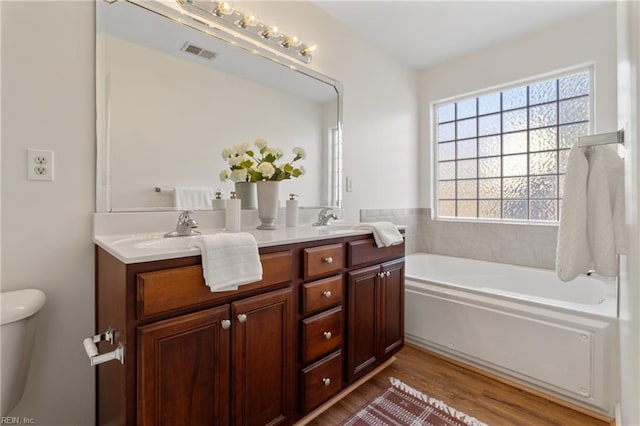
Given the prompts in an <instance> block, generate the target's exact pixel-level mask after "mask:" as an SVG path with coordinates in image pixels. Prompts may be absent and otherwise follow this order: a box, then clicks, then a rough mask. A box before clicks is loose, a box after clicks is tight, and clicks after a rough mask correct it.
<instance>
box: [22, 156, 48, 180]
mask: <svg viewBox="0 0 640 426" xmlns="http://www.w3.org/2000/svg"><path fill="white" fill-rule="evenodd" d="M27 179H29V180H48V181H52V180H53V151H45V150H41V149H28V150H27Z"/></svg>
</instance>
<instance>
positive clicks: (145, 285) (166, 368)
mask: <svg viewBox="0 0 640 426" xmlns="http://www.w3.org/2000/svg"><path fill="white" fill-rule="evenodd" d="M273 250H274V249H273V248H268V249H266V250H261V259H262V263H263V270H264V272H263V279H262V280H261V281H259V282H257V283H252V284H248V285H245V286H241V287H240V289H239V290H237V291H229V292H220V293H212V292H211V291H210V290H209V288H208V287H206V286H205V284H204V279H203V277H202V268H201V267H200V264H199V261H200V257H199V256H198V257H190V258H181V259H171V260H166V261H155V262H144V263H137V264H128V265H125V264H122V263H121V262H119V261H118V260H117V259H115V258H113V257H112V256H110V255H109V254H108V253H106V252H105V251H103V250H102V249H100V248H98V249H97V261H98V262H97V265H98V270H97V304H96V306H97V308H96V315H97V324H98V327H99V330H100V329H103V330H106V329H108V328H112V329H114V330H116V340H117V341H116V344H117V343H122V344H124V345H125V349H126V353H125V363H124V365H122V364H120V363H117V362H109V363H105V364H102V365H99V366H98V372H97V389H98V392H97V393H98V395H97V400H98V401H97V402H98V408H97V424H101V425H102V424H108V425H125V424H126V425H136V424H137V425H154V426H156V425H171V426H173V425H193V424H198V425H264V424H272V425H279V424H283V425H286V424H291V423H293V421H294V417H295V413H296V409H295V404H296V395H295V392H294V389H293V385H294V384H295V378H294V375H295V368H296V364H295V354H296V340H295V339H296V324H295V315H294V314H295V312H294V287H293V281H294V280H293V278H294V267H295V264H294V263H295V262H294V260H293V248H292V247H281V248H279V249H276V250H278V251H273ZM102 345H104V344H102ZM108 350H110V348H107V347H104V348H101V352H106V351H108Z"/></svg>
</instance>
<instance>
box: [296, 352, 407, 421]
mask: <svg viewBox="0 0 640 426" xmlns="http://www.w3.org/2000/svg"><path fill="white" fill-rule="evenodd" d="M395 361H396V357H394V356H392V357H391V358H389V359H388V360H386V361H385V362H383V363H382V364H380V365H379V366H378V367H376V368H375V369H374V370H372V371H371V372H369V373H367V374H366V375H364V376H362V377H361V378H360V379H358V380H356V381H355V382H353V383H352V384H350V385H349V386H347V387H346V388H344V389H343V390H342V391H341V392H340V393H339V394H337V395H336V396H334V397H333V398H331V399H329V400H327V401H326V402H325V403H323V404H322V405H320V406H319V407H318V408H316V409H315V410H313V411H312V412H310V413H309V414H307V415H306V416H304V417H303V418H302V419H300V420H298V421H297V422H296V423H294V426H302V425H306V424H307V423H309V422H310V421H311V420H313V419H315V418H316V417H318V416H319V415H320V414H322V413H324V412H325V411H327V410H328V409H329V408H331V407H332V406H333V405H334V404H335V403H336V402H338V401H340V400H341V399H342V398H344V397H345V396H347V395H349V394H350V393H351V392H353V391H354V390H356V389H357V388H358V387H360V385H362V384H363V383H364V382H366V381H368V380H369V379H371V378H372V377H373V376H375V375H376V374H378V373H379V372H381V371H382V370H384V369H385V368H387V367H388V366H390V365H391V364H393V363H394V362H395Z"/></svg>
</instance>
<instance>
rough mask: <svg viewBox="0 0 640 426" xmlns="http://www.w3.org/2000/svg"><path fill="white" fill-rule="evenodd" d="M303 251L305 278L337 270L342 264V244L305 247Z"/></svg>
mask: <svg viewBox="0 0 640 426" xmlns="http://www.w3.org/2000/svg"><path fill="white" fill-rule="evenodd" d="M303 253H304V254H303V257H304V268H303V274H304V279H305V280H306V279H309V278H313V277H318V276H320V275H326V274H330V273H332V272H338V271H340V270H341V269H342V266H343V264H344V261H343V258H344V255H343V250H342V244H329V245H326V246H319V247H311V248H306V249H304V252H303Z"/></svg>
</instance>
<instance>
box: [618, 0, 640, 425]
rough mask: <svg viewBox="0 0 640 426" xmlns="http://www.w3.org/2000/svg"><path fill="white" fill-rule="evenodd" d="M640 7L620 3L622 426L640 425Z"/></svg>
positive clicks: (636, 4)
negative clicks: (623, 204) (625, 248)
mask: <svg viewBox="0 0 640 426" xmlns="http://www.w3.org/2000/svg"><path fill="white" fill-rule="evenodd" d="M639 83H640V4H638V3H635V2H621V3H618V125H619V127H624V129H625V146H626V151H627V156H626V164H625V171H626V174H625V180H626V185H625V186H626V188H625V189H626V194H625V199H626V201H627V203H626V226H627V235H628V236H629V240H628V241H627V243H628V254H627V256H621V259H620V260H621V262H620V267H621V268H620V272H621V273H620V294H619V300H620V305H619V306H620V315H619V317H620V320H619V325H620V383H621V398H620V405H621V406H620V408H621V413H620V415H621V418H618V419H616V420H617V421H619V422H621V423H618V424H620V425H622V426H631V425H638V424H640V365H639V361H638V360H640V289H639V286H640V223H639V220H640V217H639V212H640V194H639V191H640V189H639V188H640V173H639V167H640V147H639V145H638V136H640V128H639V125H640V116H639V114H640V94H639V93H638V90H639V88H640V86H639Z"/></svg>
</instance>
